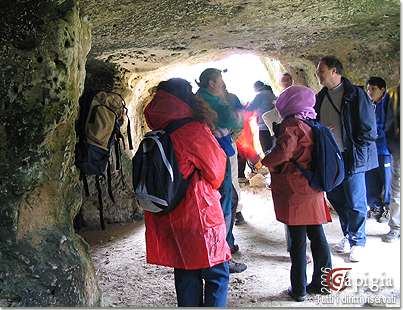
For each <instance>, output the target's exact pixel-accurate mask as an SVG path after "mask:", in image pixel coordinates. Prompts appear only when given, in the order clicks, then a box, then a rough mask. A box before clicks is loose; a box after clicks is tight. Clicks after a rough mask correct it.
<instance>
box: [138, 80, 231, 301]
mask: <svg viewBox="0 0 403 310" xmlns="http://www.w3.org/2000/svg"><path fill="white" fill-rule="evenodd" d="M144 116H145V119H146V122H147V124H148V126H149V127H150V128H151V129H152V130H157V129H163V128H165V127H166V126H167V125H168V124H169V123H170V122H171V121H174V120H178V119H183V118H189V117H193V118H195V121H194V122H190V123H187V124H186V125H184V126H182V127H180V128H178V129H177V130H175V131H174V132H173V133H172V134H171V135H170V137H171V141H172V145H173V148H174V151H175V156H176V160H177V162H178V165H179V170H180V171H181V173H182V174H183V176H184V177H185V178H187V177H188V176H189V175H190V174H191V173H192V171H193V170H194V169H197V170H198V171H197V172H196V173H195V174H194V176H193V177H192V180H191V182H190V185H189V187H188V189H187V191H186V194H185V198H184V199H183V201H182V202H181V203H180V204H179V205H178V206H177V207H176V208H175V209H174V210H172V211H171V212H169V213H167V214H162V215H161V214H155V213H150V212H147V211H145V212H144V220H145V225H146V248H147V262H148V263H150V264H156V265H162V266H168V267H173V268H174V277H175V289H176V295H177V301H178V306H190V307H200V306H209V307H225V306H226V305H227V292H228V281H229V270H228V260H229V259H230V258H231V253H230V249H229V247H228V245H227V242H226V240H225V238H226V227H225V222H224V217H223V212H222V210H221V205H220V194H219V193H218V190H217V189H218V188H219V187H220V185H221V183H222V181H223V179H224V173H225V164H226V156H225V153H224V151H223V150H222V149H221V147H220V146H219V144H218V142H217V140H216V139H215V138H214V136H213V134H212V133H211V130H210V128H209V126H208V124H210V125H211V124H213V122H214V120H213V119H212V118H213V117H217V116H216V114H215V112H213V111H211V110H210V109H209V108H208V105H207V104H206V103H204V102H203V101H201V99H198V98H196V97H195V96H194V95H193V93H192V87H191V85H190V84H189V82H187V81H186V80H183V79H178V78H175V79H170V80H168V81H164V82H161V83H160V84H159V85H158V87H157V92H156V94H155V96H154V98H153V100H152V101H151V102H150V104H148V106H147V107H146V109H145V110H144ZM203 280H204V287H203ZM203 295H204V296H203Z"/></svg>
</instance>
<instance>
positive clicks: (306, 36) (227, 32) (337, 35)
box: [80, 0, 400, 70]
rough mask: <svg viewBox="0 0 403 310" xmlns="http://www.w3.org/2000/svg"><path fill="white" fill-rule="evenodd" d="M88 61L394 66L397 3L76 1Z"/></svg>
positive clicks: (397, 36)
mask: <svg viewBox="0 0 403 310" xmlns="http://www.w3.org/2000/svg"><path fill="white" fill-rule="evenodd" d="M80 8H81V11H82V14H83V15H84V16H87V17H88V19H89V20H90V22H91V23H92V49H91V52H90V55H91V56H92V57H96V58H100V59H105V60H107V61H110V62H114V63H120V64H121V65H123V66H125V67H126V68H128V69H129V70H130V68H137V69H138V70H141V68H145V70H147V68H153V67H158V66H160V65H162V64H166V63H170V62H174V61H175V60H178V59H179V60H183V59H184V58H189V57H195V56H202V55H203V54H209V52H210V54H211V51H221V52H225V51H232V50H234V49H236V50H237V51H247V52H249V51H253V52H255V53H257V54H260V55H266V56H269V57H275V58H278V59H293V58H294V59H308V60H316V59H317V58H318V57H320V56H322V55H324V54H333V55H337V56H339V57H341V58H342V59H347V60H349V61H354V59H362V58H363V57H364V58H365V56H367V57H368V59H385V61H387V60H388V59H390V62H392V63H393V62H396V61H399V57H400V3H399V1H397V0H369V1H368V0H367V1H364V0H351V1H347V0H329V1H323V0H310V1H305V0H290V1H288V0H273V1H269V0H249V1H245V0H243V1H239V0H238V1H237V0H230V1H229V0H210V1H208V0H148V1H146V0H104V1H98V0H82V1H81V2H80Z"/></svg>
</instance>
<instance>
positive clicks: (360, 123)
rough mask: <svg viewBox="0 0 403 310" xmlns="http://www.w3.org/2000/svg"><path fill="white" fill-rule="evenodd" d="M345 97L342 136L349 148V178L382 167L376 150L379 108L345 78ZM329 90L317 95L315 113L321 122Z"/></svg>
mask: <svg viewBox="0 0 403 310" xmlns="http://www.w3.org/2000/svg"><path fill="white" fill-rule="evenodd" d="M342 83H343V88H344V94H343V99H342V103H341V111H340V114H341V115H340V119H341V134H342V140H343V144H344V147H345V151H344V153H343V155H344V166H345V168H346V173H347V174H353V173H358V172H364V171H368V170H371V169H374V168H376V167H378V155H377V150H376V144H375V141H376V138H377V131H376V130H377V128H376V118H375V107H374V105H373V104H372V103H371V101H370V99H369V97H368V96H367V94H366V93H365V92H364V90H362V89H361V88H360V87H357V86H354V85H353V84H351V82H350V81H349V80H347V79H346V78H342ZM326 92H327V87H323V88H322V89H321V91H320V92H319V93H318V94H317V95H316V104H315V110H316V113H317V114H318V116H317V118H318V120H319V121H320V108H321V105H322V102H323V99H324V97H325V96H326Z"/></svg>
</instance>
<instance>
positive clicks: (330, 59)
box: [319, 56, 344, 75]
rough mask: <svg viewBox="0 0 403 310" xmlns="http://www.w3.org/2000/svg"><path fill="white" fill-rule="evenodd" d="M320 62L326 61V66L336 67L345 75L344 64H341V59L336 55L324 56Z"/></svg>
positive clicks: (338, 72)
mask: <svg viewBox="0 0 403 310" xmlns="http://www.w3.org/2000/svg"><path fill="white" fill-rule="evenodd" d="M319 62H323V63H325V64H326V66H328V67H329V69H331V68H335V69H336V72H337V74H339V75H343V73H344V69H343V65H342V64H341V62H340V60H338V59H337V58H336V57H334V56H324V57H322V58H321V59H320V60H319Z"/></svg>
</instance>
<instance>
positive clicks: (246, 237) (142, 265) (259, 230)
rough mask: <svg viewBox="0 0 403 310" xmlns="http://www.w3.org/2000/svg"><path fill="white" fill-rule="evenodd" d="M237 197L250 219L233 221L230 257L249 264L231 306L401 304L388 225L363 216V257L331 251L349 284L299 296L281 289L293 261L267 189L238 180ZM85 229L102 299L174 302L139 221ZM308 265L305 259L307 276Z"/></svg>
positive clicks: (331, 235) (110, 302)
mask: <svg viewBox="0 0 403 310" xmlns="http://www.w3.org/2000/svg"><path fill="white" fill-rule="evenodd" d="M241 202H242V204H243V206H244V207H243V211H242V213H243V214H244V217H245V219H246V221H247V224H246V225H242V226H235V228H234V234H235V238H236V242H237V243H238V244H239V247H240V252H239V253H237V254H235V255H234V260H236V261H240V262H245V263H246V264H247V265H248V269H247V270H246V271H245V272H243V273H240V274H231V277H230V290H229V295H228V307H231V308H232V307H233V308H236V307H314V306H316V307H317V306H319V307H329V306H330V307H335V306H350V307H351V306H366V305H368V304H372V305H374V304H378V305H379V306H382V305H384V303H385V302H387V303H388V304H389V306H399V305H400V243H392V244H387V243H384V242H382V241H381V235H382V234H385V233H387V232H388V225H387V224H379V223H377V222H376V221H375V220H372V219H370V220H368V222H367V232H368V238H367V246H366V254H367V255H366V257H365V259H363V260H362V261H361V262H360V263H350V262H349V261H348V257H347V255H339V254H336V253H332V262H333V268H352V270H351V277H352V279H353V280H352V281H351V283H352V284H353V287H351V288H347V289H345V290H343V291H342V292H335V293H334V294H332V295H330V296H325V297H322V296H319V295H311V296H309V297H308V299H307V300H306V301H305V302H302V303H296V302H293V301H292V300H291V299H290V298H289V297H288V296H287V294H286V293H285V290H286V289H287V287H288V286H289V268H290V261H289V256H288V253H287V252H286V246H285V237H284V225H283V224H281V223H279V222H277V221H276V219H275V215H274V210H273V203H272V200H271V193H270V190H267V189H252V188H249V187H243V188H242V197H241ZM332 216H333V222H332V223H330V224H327V225H325V226H324V227H325V230H326V235H327V238H328V242H329V244H330V245H333V244H335V243H336V242H337V241H338V240H339V239H340V238H341V231H340V226H339V221H338V218H337V216H336V215H332ZM83 236H84V238H85V239H86V240H87V241H88V242H89V243H90V245H91V248H92V251H91V256H92V259H93V261H94V265H95V268H96V273H97V277H98V280H99V285H100V288H101V290H102V292H103V306H106V307H136V308H139V307H175V306H176V295H175V289H174V280H173V269H171V268H166V267H160V266H154V265H149V264H146V259H145V241H144V224H143V222H138V223H133V224H128V225H109V226H108V227H107V230H106V231H104V232H102V231H87V232H84V233H83ZM312 269H313V268H312V264H309V265H308V268H307V275H308V276H307V279H308V282H309V281H310V278H311V274H312ZM376 284H378V286H379V287H378V288H377V285H376ZM382 286H383V287H382ZM356 291H357V292H356Z"/></svg>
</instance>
